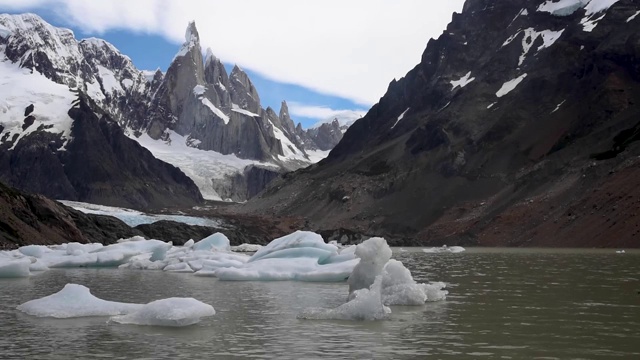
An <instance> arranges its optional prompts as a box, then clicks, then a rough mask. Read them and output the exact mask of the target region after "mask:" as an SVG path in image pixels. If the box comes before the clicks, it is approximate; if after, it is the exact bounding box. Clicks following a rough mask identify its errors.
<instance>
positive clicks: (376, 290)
mask: <svg viewBox="0 0 640 360" xmlns="http://www.w3.org/2000/svg"><path fill="white" fill-rule="evenodd" d="M381 285H382V276H377V277H376V279H375V281H374V282H373V284H372V285H371V288H370V289H360V290H356V291H354V292H353V294H354V295H353V299H352V300H350V301H349V302H347V303H346V304H342V305H340V306H338V307H337V308H335V309H307V310H304V311H303V312H302V313H300V314H299V315H298V316H297V317H298V318H299V319H309V320H382V319H385V318H386V317H387V316H388V315H389V314H391V309H389V308H388V307H387V306H385V305H384V304H383V303H382V301H381V296H382V295H381Z"/></svg>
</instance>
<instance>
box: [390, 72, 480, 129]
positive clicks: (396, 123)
mask: <svg viewBox="0 0 640 360" xmlns="http://www.w3.org/2000/svg"><path fill="white" fill-rule="evenodd" d="M467 75H471V72H469V74H467ZM409 109H411V108H407V110H405V111H403V112H402V114H400V116H398V120H396V122H395V123H394V124H393V126H392V127H391V128H392V129H393V128H394V127H396V125H398V123H399V122H400V120H402V119H404V115H405V114H406V113H407V111H409Z"/></svg>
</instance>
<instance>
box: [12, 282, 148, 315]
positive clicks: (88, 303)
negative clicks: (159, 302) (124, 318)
mask: <svg viewBox="0 0 640 360" xmlns="http://www.w3.org/2000/svg"><path fill="white" fill-rule="evenodd" d="M141 307H142V305H139V304H129V303H121V302H115V301H106V300H102V299H99V298H97V297H95V296H93V295H92V294H91V292H90V291H89V288H87V287H85V286H82V285H77V284H67V285H65V287H64V288H63V289H62V290H60V291H59V292H57V293H55V294H53V295H49V296H45V297H43V298H40V299H36V300H31V301H27V302H26V303H24V304H22V305H19V306H18V310H20V311H22V312H25V313H27V314H29V315H33V316H39V317H54V318H74V317H84V316H111V315H120V314H127V313H129V312H132V311H134V310H138V309H140V308H141Z"/></svg>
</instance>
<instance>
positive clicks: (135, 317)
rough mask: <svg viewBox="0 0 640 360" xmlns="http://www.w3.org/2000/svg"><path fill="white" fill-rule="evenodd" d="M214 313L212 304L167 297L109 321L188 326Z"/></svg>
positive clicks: (190, 299) (191, 299)
mask: <svg viewBox="0 0 640 360" xmlns="http://www.w3.org/2000/svg"><path fill="white" fill-rule="evenodd" d="M215 313H216V311H215V310H214V309H213V306H211V305H208V304H205V303H203V302H200V301H198V300H196V299H193V298H168V299H162V300H156V301H152V302H150V303H148V304H146V305H142V306H141V307H140V308H139V309H138V310H136V311H134V312H131V313H129V314H127V315H120V316H113V317H111V318H110V319H109V321H113V322H116V323H119V324H132V325H151V326H188V325H193V324H196V323H198V322H200V320H201V319H202V318H203V317H208V316H213V315H215Z"/></svg>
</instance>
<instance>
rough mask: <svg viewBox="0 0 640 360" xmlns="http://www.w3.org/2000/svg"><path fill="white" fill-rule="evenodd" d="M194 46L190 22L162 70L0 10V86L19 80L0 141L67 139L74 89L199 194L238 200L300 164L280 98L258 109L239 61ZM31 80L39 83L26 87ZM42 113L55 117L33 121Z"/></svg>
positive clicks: (0, 120) (300, 151)
mask: <svg viewBox="0 0 640 360" xmlns="http://www.w3.org/2000/svg"><path fill="white" fill-rule="evenodd" d="M202 54H203V52H202V48H201V47H200V38H199V34H198V31H197V29H196V26H195V24H194V23H190V24H189V26H188V27H187V31H186V34H185V42H184V44H183V45H182V47H181V48H180V49H179V50H178V52H177V54H176V56H175V58H174V60H173V62H172V63H171V65H170V66H169V69H168V70H167V72H166V73H162V72H161V71H159V70H157V71H155V72H149V71H140V70H138V69H137V68H136V67H135V66H134V65H133V63H132V62H131V59H129V58H128V57H127V56H125V55H123V54H121V53H120V52H119V51H118V49H116V48H115V47H114V46H113V45H111V44H109V43H108V42H106V41H104V40H101V39H96V38H90V39H83V40H79V41H78V40H76V39H75V37H74V34H73V32H71V31H70V30H68V29H61V28H56V27H54V26H51V25H50V24H48V23H46V22H45V21H44V20H42V19H41V18H40V17H38V16H37V15H33V14H22V15H6V14H5V15H0V56H2V61H3V62H2V66H3V67H5V68H6V69H5V71H4V72H3V74H5V75H6V76H5V78H4V81H5V82H4V84H3V85H4V86H5V87H6V89H7V90H8V89H9V88H11V87H13V86H15V85H14V84H22V85H21V86H22V90H23V91H22V92H20V93H16V94H12V95H13V96H14V97H13V100H12V101H11V102H9V101H7V102H6V104H5V105H6V107H7V108H10V109H11V110H10V111H9V112H7V111H5V113H6V114H9V113H10V114H11V115H5V116H2V115H0V124H2V125H1V126H2V134H0V139H3V140H0V142H2V143H7V144H8V142H11V146H10V149H9V151H13V150H14V149H15V148H16V146H17V145H18V143H19V142H20V141H21V139H23V138H24V137H26V136H27V135H28V134H30V133H31V132H41V131H46V132H49V133H55V134H60V136H59V138H60V139H61V140H60V141H61V142H62V144H63V145H64V146H66V143H67V142H69V141H72V139H73V137H72V136H71V134H70V129H71V128H72V127H73V123H74V122H73V120H70V119H69V117H68V116H67V115H66V112H68V111H69V109H70V108H71V107H72V104H71V103H72V102H74V101H75V100H74V99H76V98H77V96H78V95H77V94H83V95H84V96H86V99H87V101H86V104H87V106H92V107H94V108H95V110H96V112H97V113H104V114H105V115H106V116H107V117H108V118H109V119H110V120H112V121H114V122H116V123H117V124H118V125H119V126H120V127H121V128H122V129H123V130H124V132H125V134H127V136H129V137H130V138H132V139H134V140H136V141H137V142H138V143H139V144H141V145H142V146H144V147H146V148H147V149H149V150H150V151H152V153H153V154H154V156H156V157H158V158H160V159H162V160H163V161H166V162H169V163H171V164H173V165H175V166H177V167H179V168H180V169H181V170H182V171H183V172H185V173H186V174H187V175H188V176H189V177H191V178H192V180H193V181H194V182H195V183H196V184H197V185H198V187H199V189H200V191H201V192H202V194H203V195H204V196H205V198H208V199H217V200H220V199H231V200H236V201H242V200H246V199H247V198H248V197H250V196H252V195H254V194H255V193H256V192H257V191H259V190H261V189H262V188H263V187H264V186H265V185H266V184H267V183H268V182H269V181H271V180H272V179H273V178H275V177H276V176H278V175H279V174H280V173H282V172H286V171H290V170H294V169H297V168H300V167H303V166H307V165H309V164H310V163H311V162H312V160H311V159H310V158H309V155H308V154H307V153H306V151H305V147H304V144H303V143H302V142H301V140H300V135H302V136H303V137H308V136H307V135H306V132H304V131H302V132H297V131H296V127H295V125H294V123H293V121H292V119H291V118H290V117H289V115H288V109H287V106H286V103H284V102H283V104H282V108H281V109H280V112H279V113H276V112H275V111H274V110H273V109H271V108H267V109H263V108H262V107H261V104H260V98H259V95H258V93H257V90H256V88H255V86H254V85H253V83H252V82H251V79H249V77H248V76H247V74H246V73H245V72H244V71H242V69H240V68H239V67H237V66H236V67H234V68H233V70H232V71H231V73H230V74H227V72H226V70H225V68H224V66H223V64H222V63H221V61H220V60H219V59H217V58H216V57H215V56H214V55H213V53H212V52H211V50H208V51H207V53H206V57H205V58H204V59H203V56H202ZM38 82H40V83H42V82H46V84H47V87H39V88H42V91H40V90H35V92H34V91H31V90H29V89H27V87H30V86H31V85H30V84H31V83H34V84H36V83H38ZM39 88H38V89H39ZM47 94H49V95H47ZM50 96H51V97H56V101H53V102H51V101H49V100H48V97H50ZM18 100H19V101H18ZM30 104H34V105H35V108H36V112H37V113H38V115H40V117H38V116H36V120H35V121H36V124H35V125H33V126H30V127H25V128H24V129H23V128H22V127H23V126H22V125H21V124H22V120H23V119H22V114H21V112H24V108H26V107H27V106H28V105H30ZM52 104H56V105H55V106H54V105H52ZM52 107H55V109H53V108H52ZM45 113H46V114H47V115H46V116H47V117H48V118H50V119H55V121H53V120H52V121H49V120H38V119H44V118H41V117H42V116H44V114H45ZM24 116H27V115H24ZM29 121H31V120H29ZM54 122H55V124H54ZM45 123H46V124H45ZM43 124H44V125H43ZM61 129H62V130H61ZM15 136H17V137H16V138H15V141H12V140H13V139H14V137H15ZM334 145H335V144H334ZM64 149H66V148H65V147H61V148H60V151H64ZM310 149H315V147H311V148H310ZM203 164H206V165H203ZM16 176H17V175H16ZM10 183H11V184H14V185H16V184H17V183H16V182H15V181H14V182H10ZM49 195H52V196H53V194H49Z"/></svg>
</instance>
